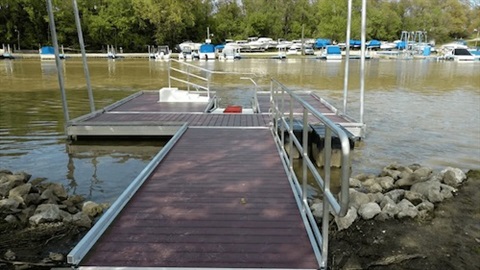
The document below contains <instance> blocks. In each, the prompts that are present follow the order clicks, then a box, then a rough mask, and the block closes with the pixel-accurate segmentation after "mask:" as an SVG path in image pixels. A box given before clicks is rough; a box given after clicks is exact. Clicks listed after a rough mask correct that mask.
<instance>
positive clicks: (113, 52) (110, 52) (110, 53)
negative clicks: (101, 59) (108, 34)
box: [107, 45, 118, 59]
mask: <svg viewBox="0 0 480 270" xmlns="http://www.w3.org/2000/svg"><path fill="white" fill-rule="evenodd" d="M107 58H108V59H116V58H118V57H117V51H116V49H115V48H114V47H113V45H107Z"/></svg>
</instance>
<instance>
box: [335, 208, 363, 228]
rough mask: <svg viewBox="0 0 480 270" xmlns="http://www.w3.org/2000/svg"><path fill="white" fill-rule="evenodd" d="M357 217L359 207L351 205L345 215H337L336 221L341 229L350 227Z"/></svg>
mask: <svg viewBox="0 0 480 270" xmlns="http://www.w3.org/2000/svg"><path fill="white" fill-rule="evenodd" d="M357 217H358V215H357V209H356V208H355V207H350V208H349V209H348V211H347V214H346V215H345V216H344V217H338V216H335V223H336V224H337V227H338V230H339V231H341V230H344V229H347V228H348V227H350V226H351V225H352V224H353V222H355V220H356V219H357Z"/></svg>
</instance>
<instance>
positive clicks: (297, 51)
mask: <svg viewBox="0 0 480 270" xmlns="http://www.w3.org/2000/svg"><path fill="white" fill-rule="evenodd" d="M299 54H301V48H300V47H298V46H292V47H290V48H288V50H287V55H299Z"/></svg>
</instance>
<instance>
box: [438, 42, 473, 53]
mask: <svg viewBox="0 0 480 270" xmlns="http://www.w3.org/2000/svg"><path fill="white" fill-rule="evenodd" d="M454 49H468V47H467V45H465V43H463V42H459V41H455V42H450V43H447V44H443V45H442V46H441V47H440V50H441V51H443V52H444V53H450V52H452V50H454Z"/></svg>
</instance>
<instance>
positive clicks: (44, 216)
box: [29, 204, 63, 225]
mask: <svg viewBox="0 0 480 270" xmlns="http://www.w3.org/2000/svg"><path fill="white" fill-rule="evenodd" d="M62 219H63V217H62V214H61V212H60V208H59V207H58V205H56V204H41V205H39V206H38V207H37V209H36V210H35V214H34V215H33V216H31V217H30V218H29V221H30V223H31V224H34V225H37V224H40V223H47V222H55V221H61V220H62Z"/></svg>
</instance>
